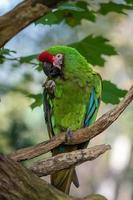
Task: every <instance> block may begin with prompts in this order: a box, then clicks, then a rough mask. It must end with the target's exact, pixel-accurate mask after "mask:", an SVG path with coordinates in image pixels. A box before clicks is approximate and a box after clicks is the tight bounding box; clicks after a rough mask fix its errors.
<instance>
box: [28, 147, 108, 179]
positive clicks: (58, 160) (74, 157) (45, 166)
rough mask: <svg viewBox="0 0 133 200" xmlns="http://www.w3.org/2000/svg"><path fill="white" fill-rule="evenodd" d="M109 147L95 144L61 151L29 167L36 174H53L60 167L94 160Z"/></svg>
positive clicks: (63, 167) (64, 167)
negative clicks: (74, 149) (85, 147)
mask: <svg viewBox="0 0 133 200" xmlns="http://www.w3.org/2000/svg"><path fill="white" fill-rule="evenodd" d="M110 148H111V147H110V145H97V146H95V147H91V148H88V149H80V150H76V151H72V152H69V153H62V154H59V155H57V156H54V157H52V158H49V159H47V160H44V161H39V162H36V163H35V164H34V165H33V166H32V167H30V169H31V170H32V171H33V172H34V173H35V174H37V175H38V176H45V175H48V174H53V173H55V172H57V171H59V170H61V169H66V168H69V167H71V166H73V165H79V164H81V163H83V162H85V161H91V160H94V159H96V158H97V157H98V156H100V155H101V154H103V153H105V152H106V151H107V150H109V149H110Z"/></svg>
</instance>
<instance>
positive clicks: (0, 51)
mask: <svg viewBox="0 0 133 200" xmlns="http://www.w3.org/2000/svg"><path fill="white" fill-rule="evenodd" d="M11 53H16V51H14V50H10V49H6V48H1V49H0V55H10V54H11Z"/></svg>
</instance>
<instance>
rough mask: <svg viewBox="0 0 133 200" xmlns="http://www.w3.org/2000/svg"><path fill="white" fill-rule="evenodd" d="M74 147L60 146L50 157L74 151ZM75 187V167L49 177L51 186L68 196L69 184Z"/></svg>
mask: <svg viewBox="0 0 133 200" xmlns="http://www.w3.org/2000/svg"><path fill="white" fill-rule="evenodd" d="M76 149H77V147H76V146H65V147H64V146H63V145H62V146H60V147H57V148H55V149H54V150H53V151H52V155H53V156H55V155H57V154H59V153H65V152H70V151H74V150H76ZM72 182H73V184H74V185H75V186H76V187H79V181H78V177H77V174H76V170H75V167H70V168H69V169H63V170H60V171H59V172H56V173H54V174H52V175H51V184H52V185H53V186H55V187H56V188H57V189H59V190H61V191H63V192H64V193H67V194H69V191H70V187H71V183H72Z"/></svg>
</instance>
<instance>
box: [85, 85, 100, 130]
mask: <svg viewBox="0 0 133 200" xmlns="http://www.w3.org/2000/svg"><path fill="white" fill-rule="evenodd" d="M99 104H100V100H99V98H97V95H96V92H95V89H94V88H93V89H92V91H91V95H90V97H89V102H88V107H87V112H86V116H85V120H84V127H87V126H89V125H91V124H92V122H93V121H92V118H93V117H94V115H95V114H96V112H97V110H98V107H99Z"/></svg>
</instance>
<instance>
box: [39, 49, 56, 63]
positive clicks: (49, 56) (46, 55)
mask: <svg viewBox="0 0 133 200" xmlns="http://www.w3.org/2000/svg"><path fill="white" fill-rule="evenodd" d="M53 58H54V56H53V55H52V54H50V53H49V52H47V51H43V52H42V53H41V54H40V55H39V57H38V60H39V61H41V62H45V61H48V62H51V63H52V62H53Z"/></svg>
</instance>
